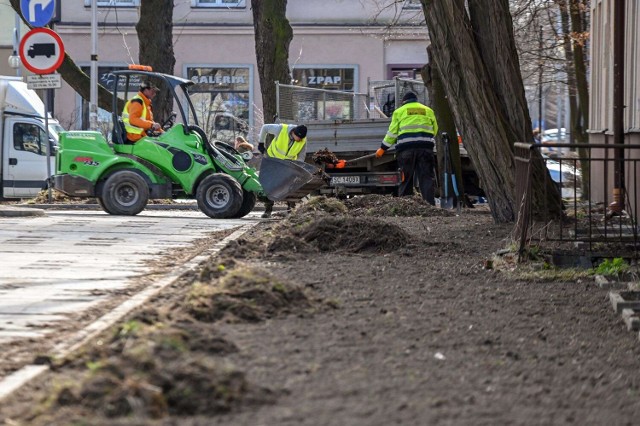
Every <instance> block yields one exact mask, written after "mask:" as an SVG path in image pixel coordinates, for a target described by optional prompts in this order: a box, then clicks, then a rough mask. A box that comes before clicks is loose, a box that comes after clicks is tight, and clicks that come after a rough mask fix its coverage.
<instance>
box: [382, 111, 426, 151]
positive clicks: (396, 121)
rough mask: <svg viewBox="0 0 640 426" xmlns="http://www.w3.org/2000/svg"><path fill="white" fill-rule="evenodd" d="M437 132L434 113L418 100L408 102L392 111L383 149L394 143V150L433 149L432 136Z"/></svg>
mask: <svg viewBox="0 0 640 426" xmlns="http://www.w3.org/2000/svg"><path fill="white" fill-rule="evenodd" d="M437 133H438V123H437V121H436V115H435V113H434V112H433V110H432V109H431V108H429V107H428V106H425V105H422V104H421V103H420V102H409V103H406V104H404V105H402V106H401V107H400V108H398V109H396V110H395V111H394V112H393V117H392V119H391V124H390V125H389V130H388V131H387V134H386V136H385V137H384V140H383V141H382V147H383V149H387V148H390V147H391V146H393V145H396V151H403V150H405V149H410V148H422V149H430V150H433V147H434V145H435V139H434V136H435V135H436V134H437Z"/></svg>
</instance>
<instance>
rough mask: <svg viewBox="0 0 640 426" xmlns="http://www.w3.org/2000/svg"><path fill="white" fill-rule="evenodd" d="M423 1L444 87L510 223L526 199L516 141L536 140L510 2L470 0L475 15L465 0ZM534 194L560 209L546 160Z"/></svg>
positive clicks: (500, 217) (495, 210)
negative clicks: (521, 196) (518, 181)
mask: <svg viewBox="0 0 640 426" xmlns="http://www.w3.org/2000/svg"><path fill="white" fill-rule="evenodd" d="M421 1H422V6H423V10H424V14H425V19H426V22H427V27H428V28H429V35H430V39H431V43H432V44H433V47H434V55H433V58H432V60H433V61H434V62H435V64H436V66H437V68H438V69H439V71H440V73H441V75H443V76H446V78H444V79H443V86H444V90H445V92H446V94H447V98H448V99H449V104H450V106H451V109H452V110H453V112H454V115H455V116H456V118H457V120H456V122H457V123H458V125H459V130H461V133H462V136H463V138H464V141H465V147H466V149H467V152H468V153H469V155H470V156H471V159H472V161H473V164H474V165H475V167H476V172H477V173H478V176H479V177H480V180H481V183H482V187H483V189H484V190H485V192H486V193H487V197H488V201H489V205H490V207H491V213H492V215H493V218H494V220H495V221H496V222H512V221H514V220H515V217H516V213H517V210H518V208H519V205H520V202H519V200H516V199H515V195H516V194H515V161H514V156H513V151H512V150H513V143H515V142H517V141H532V140H533V136H532V132H531V120H530V118H529V113H528V109H527V106H526V105H527V104H526V99H525V96H524V87H523V84H522V77H521V75H520V69H519V65H518V55H517V53H516V50H515V42H514V41H513V27H512V20H511V15H510V14H509V4H508V0H483V1H479V0H470V1H469V2H468V3H469V13H474V14H475V15H474V16H473V17H471V16H470V15H469V14H468V13H467V9H466V8H465V0H449V1H446V2H442V1H436V0H421ZM535 163H539V162H535ZM544 185H547V189H548V190H547V191H544ZM548 194H550V195H548ZM532 195H533V197H532V199H533V207H534V210H535V209H536V208H538V209H542V208H543V206H545V207H544V208H549V209H550V211H548V212H547V214H548V215H549V214H551V215H554V214H556V215H559V214H560V213H561V205H560V198H559V194H558V191H557V189H556V188H555V185H553V182H552V181H551V179H550V177H549V176H548V173H546V170H543V169H542V168H541V167H540V166H536V170H535V171H534V178H533V194H532ZM545 196H546V197H547V198H546V199H545V198H543V197H545Z"/></svg>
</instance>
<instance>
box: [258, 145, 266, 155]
mask: <svg viewBox="0 0 640 426" xmlns="http://www.w3.org/2000/svg"><path fill="white" fill-rule="evenodd" d="M258 151H260V154H262V155H264V152H265V149H264V144H263V143H259V144H258Z"/></svg>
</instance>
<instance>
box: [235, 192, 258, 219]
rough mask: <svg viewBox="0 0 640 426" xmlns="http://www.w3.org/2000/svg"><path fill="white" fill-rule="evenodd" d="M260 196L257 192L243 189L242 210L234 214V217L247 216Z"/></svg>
mask: <svg viewBox="0 0 640 426" xmlns="http://www.w3.org/2000/svg"><path fill="white" fill-rule="evenodd" d="M257 199H258V197H257V196H256V193H255V192H249V191H247V190H245V189H243V190H242V205H240V210H238V213H236V214H234V215H233V217H234V218H239V217H245V216H246V215H248V214H249V213H251V210H253V208H254V207H255V206H256V200H257Z"/></svg>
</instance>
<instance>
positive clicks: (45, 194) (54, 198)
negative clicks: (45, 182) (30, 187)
mask: <svg viewBox="0 0 640 426" xmlns="http://www.w3.org/2000/svg"><path fill="white" fill-rule="evenodd" d="M48 202H49V190H48V189H43V190H42V191H40V192H38V195H36V196H35V197H34V198H32V199H30V200H28V201H27V204H47V203H48ZM51 202H52V203H56V204H95V203H97V202H98V201H96V199H95V198H78V197H69V196H68V195H66V194H63V193H62V192H59V191H56V190H55V189H52V190H51Z"/></svg>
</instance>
